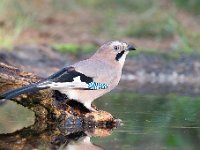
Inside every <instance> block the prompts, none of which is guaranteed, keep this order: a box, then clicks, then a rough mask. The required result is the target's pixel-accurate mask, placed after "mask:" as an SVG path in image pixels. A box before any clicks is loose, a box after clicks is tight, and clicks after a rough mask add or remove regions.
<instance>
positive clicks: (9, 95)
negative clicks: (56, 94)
mask: <svg viewBox="0 0 200 150" xmlns="http://www.w3.org/2000/svg"><path fill="white" fill-rule="evenodd" d="M46 88H48V87H43V88H40V87H37V84H31V85H27V86H23V87H21V88H17V89H14V90H11V91H8V92H6V93H4V94H2V95H0V99H12V98H15V97H17V96H19V95H21V94H26V93H34V92H37V91H39V90H43V89H46Z"/></svg>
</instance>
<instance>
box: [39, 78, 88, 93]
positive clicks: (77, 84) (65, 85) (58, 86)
mask: <svg viewBox="0 0 200 150" xmlns="http://www.w3.org/2000/svg"><path fill="white" fill-rule="evenodd" d="M73 80H74V81H73V82H51V81H47V82H43V83H40V84H39V85H38V87H40V88H43V87H50V88H52V89H54V90H66V89H74V88H88V84H87V83H85V82H81V80H80V76H77V77H75V78H73Z"/></svg>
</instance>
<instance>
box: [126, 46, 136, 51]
mask: <svg viewBox="0 0 200 150" xmlns="http://www.w3.org/2000/svg"><path fill="white" fill-rule="evenodd" d="M127 50H128V51H133V50H136V48H135V46H134V45H128V46H127Z"/></svg>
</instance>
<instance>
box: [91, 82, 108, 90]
mask: <svg viewBox="0 0 200 150" xmlns="http://www.w3.org/2000/svg"><path fill="white" fill-rule="evenodd" d="M88 88H89V89H91V90H99V89H107V88H108V85H107V84H105V83H97V82H94V81H93V82H90V83H89V84H88Z"/></svg>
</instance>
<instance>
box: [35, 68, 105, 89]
mask: <svg viewBox="0 0 200 150" xmlns="http://www.w3.org/2000/svg"><path fill="white" fill-rule="evenodd" d="M100 86H101V87H100ZM38 87H40V88H44V87H50V88H52V89H55V90H59V89H62V88H66V89H70V88H83V89H92V90H93V89H105V88H107V86H106V85H105V84H103V83H96V82H95V81H93V77H89V76H87V75H85V74H83V73H80V72H77V71H76V70H75V68H74V67H68V68H63V69H62V70H60V71H58V72H57V73H55V74H53V75H51V76H49V77H48V78H47V79H45V80H43V81H41V82H40V83H38Z"/></svg>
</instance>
